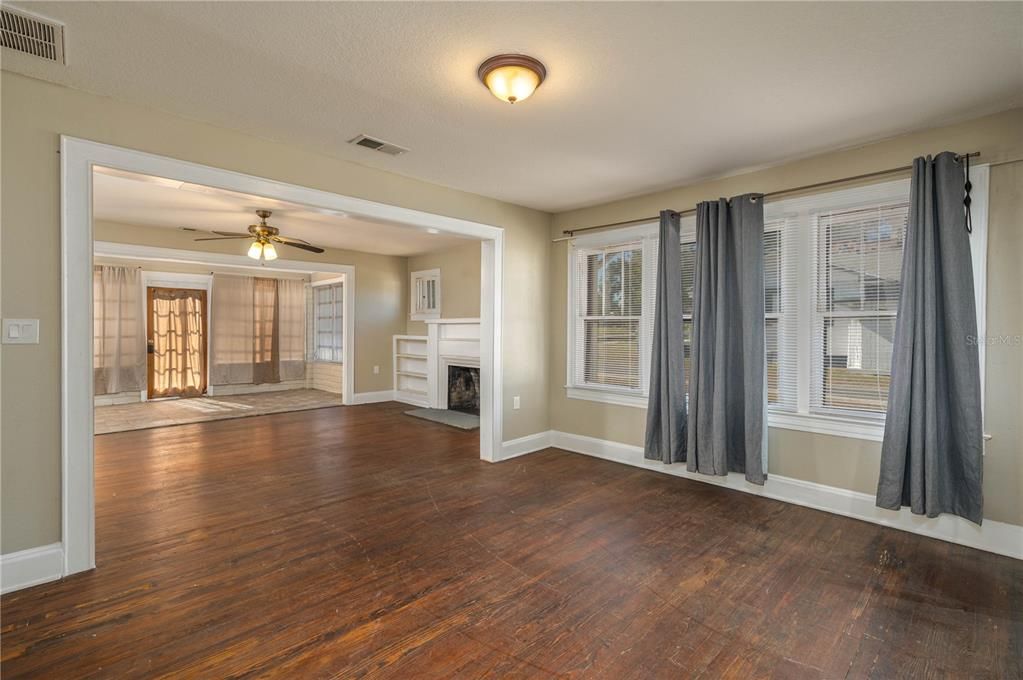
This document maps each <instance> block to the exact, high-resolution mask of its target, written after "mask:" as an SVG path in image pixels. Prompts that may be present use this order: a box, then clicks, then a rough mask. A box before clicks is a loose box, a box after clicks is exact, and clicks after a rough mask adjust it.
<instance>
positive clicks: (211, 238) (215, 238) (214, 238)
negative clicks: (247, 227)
mask: <svg viewBox="0 0 1023 680" xmlns="http://www.w3.org/2000/svg"><path fill="white" fill-rule="evenodd" d="M237 238H252V237H251V236H249V235H248V234H245V235H244V236H242V235H238V236H207V237H206V238H197V239H194V240H196V241H233V240H234V239H237Z"/></svg>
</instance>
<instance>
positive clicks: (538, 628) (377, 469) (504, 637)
mask: <svg viewBox="0 0 1023 680" xmlns="http://www.w3.org/2000/svg"><path fill="white" fill-rule="evenodd" d="M406 408H407V407H406V406H403V405H400V404H379V405H369V406H356V407H342V408H331V409H322V410H317V411H305V412H300V413H288V414H280V415H272V416H263V417H257V418H247V419H241V420H229V421H219V422H210V423H202V424H196V425H183V426H179V427H171V428H163V429H156V430H142V431H137V432H124V433H119V434H111V435H104V436H101V437H98V438H97V440H96V463H97V464H96V497H97V558H98V568H97V569H96V570H95V571H93V572H90V573H86V574H79V575H76V576H73V577H70V578H68V579H66V580H64V581H63V582H60V583H52V584H47V585H43V586H38V587H35V588H31V589H27V590H23V591H20V592H16V593H12V594H9V595H6V596H4V597H3V600H2V608H3V611H2V614H3V622H2V674H3V677H4V678H5V680H9V679H11V678H30V677H31V678H61V679H68V678H83V677H107V678H127V677H171V676H173V677H203V678H225V677H242V676H246V677H249V676H260V677H263V676H276V677H286V678H307V677H362V676H373V677H394V678H432V677H512V678H516V677H518V678H527V677H529V678H532V677H538V678H545V677H565V676H573V677H594V678H608V679H613V680H618V679H621V678H654V677H667V678H687V677H705V678H719V677H732V678H747V677H778V678H845V677H850V678H861V677H872V678H885V679H887V678H898V677H962V678H1011V677H1021V675H1023V662H1021V656H1023V562H1019V561H1015V560H1011V559H1009V558H1004V557H998V556H995V555H991V554H988V553H983V552H979V551H976V550H972V549H969V548H963V547H959V546H954V545H951V544H947V543H943V542H940V541H935V540H931V539H927V538H923V537H920V536H916V535H912V534H907V533H903V532H899V531H894V530H890V529H885V528H882V527H878V526H875V525H871V524H866V523H863V522H858V521H855V520H851V519H847V518H842V517H837V516H834V515H828V514H825V513H822V512H817V511H814V510H809V509H806V508H801V507H798V506H794V505H788V504H785V503H780V502H777V501H772V500H768V499H765V498H759V497H755V496H750V495H745V494H741V493H737V492H732V491H728V490H725V489H722V488H719V487H715V486H712V485H708V484H701V483H699V482H693V481H689V480H684V479H679V478H676V477H671V476H667V475H660V474H656V473H653V472H648V471H644V470H639V469H635V468H630V467H626V466H623V465H617V464H614V463H610V462H607V461H602V460H597V459H593V458H587V457H585V456H581V455H577V454H571V453H566V452H563V451H558V450H555V449H551V450H548V451H545V452H541V453H537V454H533V455H529V456H525V457H522V458H517V459H514V460H511V461H508V462H505V463H501V464H498V465H491V464H487V463H483V462H481V461H480V460H479V459H478V457H477V442H476V436H477V434H476V433H474V432H473V433H466V432H461V431H458V430H454V429H452V428H447V427H444V426H442V425H436V424H432V423H428V422H424V421H421V420H417V419H414V418H410V417H407V416H403V415H402V414H401V411H402V410H404V409H406Z"/></svg>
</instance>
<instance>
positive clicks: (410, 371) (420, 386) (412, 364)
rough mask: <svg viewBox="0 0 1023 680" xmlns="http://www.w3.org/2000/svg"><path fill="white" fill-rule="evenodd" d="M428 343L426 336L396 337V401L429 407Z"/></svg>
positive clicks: (394, 340) (394, 341) (394, 343)
mask: <svg viewBox="0 0 1023 680" xmlns="http://www.w3.org/2000/svg"><path fill="white" fill-rule="evenodd" d="M426 341H427V336H425V335H395V336H394V339H393V345H394V364H393V365H394V398H395V400H397V401H403V402H405V403H408V404H415V405H417V406H424V407H425V406H428V405H429V402H430V399H429V389H430V381H429V375H428V374H427V347H426Z"/></svg>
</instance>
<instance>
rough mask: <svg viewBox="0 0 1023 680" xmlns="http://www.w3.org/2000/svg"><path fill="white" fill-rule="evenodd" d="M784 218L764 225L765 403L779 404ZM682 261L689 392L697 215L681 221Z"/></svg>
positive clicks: (683, 319)
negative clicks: (766, 398)
mask: <svg viewBox="0 0 1023 680" xmlns="http://www.w3.org/2000/svg"><path fill="white" fill-rule="evenodd" d="M784 225H785V220H784V219H776V220H771V221H766V222H765V224H764V310H765V314H766V319H765V327H764V332H765V336H766V338H765V340H766V346H767V347H766V351H767V392H768V403H770V404H777V403H781V399H782V396H781V392H780V387H781V383H780V380H781V378H780V376H781V374H782V373H783V372H784V373H785V374H786V375H787V374H788V372H789V371H783V370H782V369H781V367H780V356H779V352H778V343H779V337H780V334H781V328H780V327H781V325H782V324H783V322H784V317H783V309H784V303H783V301H782V294H783V291H785V290H788V289H789V286H790V285H791V284H787V285H783V281H782V266H781V263H782V257H781V248H782V230H783V228H784ZM680 231H681V244H680V245H681V262H682V342H683V346H684V352H685V355H684V356H683V360H682V363H683V365H684V367H685V390H686V394H688V393H689V376H690V375H691V374H692V354H693V349H692V342H693V285H694V282H695V279H696V218H695V217H687V218H685V219H683V220H682V222H681V230H680Z"/></svg>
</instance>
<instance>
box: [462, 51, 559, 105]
mask: <svg viewBox="0 0 1023 680" xmlns="http://www.w3.org/2000/svg"><path fill="white" fill-rule="evenodd" d="M476 75H477V76H479V79H480V81H481V82H482V83H483V84H484V85H486V86H487V89H488V90H490V91H491V92H492V93H493V95H494V96H495V97H497V98H498V99H500V100H501V101H505V102H508V103H509V104H514V103H515V102H520V101H522V100H523V99H526V98H528V97H529V95H531V94H533V92H535V91H536V88H538V87H540V83H542V82H543V81H544V78H546V77H547V69H546V67H544V65H543V64H542V63H540V61H539V60H538V59H534V58H533V57H530V56H527V55H525V54H498V55H497V56H495V57H490V58H489V59H487V60H486V61H484V62H483V63H482V64H480V67H479V70H477V71H476Z"/></svg>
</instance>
